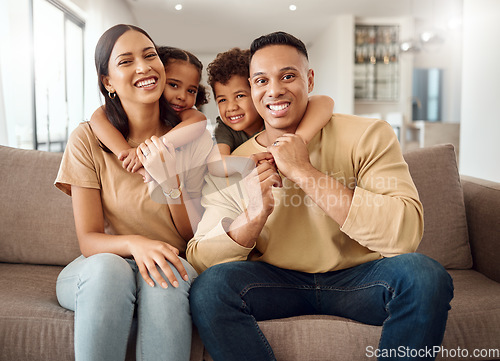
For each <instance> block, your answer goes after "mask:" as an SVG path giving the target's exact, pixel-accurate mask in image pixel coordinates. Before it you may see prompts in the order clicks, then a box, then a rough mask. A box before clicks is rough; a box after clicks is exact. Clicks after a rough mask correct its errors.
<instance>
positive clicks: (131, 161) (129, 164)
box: [118, 148, 142, 173]
mask: <svg viewBox="0 0 500 361" xmlns="http://www.w3.org/2000/svg"><path fill="white" fill-rule="evenodd" d="M118 159H119V160H120V161H121V162H122V167H123V168H124V169H126V170H127V171H128V172H131V173H135V172H137V171H138V170H139V169H141V168H142V163H141V161H140V159H139V157H138V156H137V151H136V148H129V149H125V150H122V151H121V152H120V154H118Z"/></svg>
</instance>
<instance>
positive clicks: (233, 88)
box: [214, 75, 263, 136]
mask: <svg viewBox="0 0 500 361" xmlns="http://www.w3.org/2000/svg"><path fill="white" fill-rule="evenodd" d="M214 93H215V102H216V103H217V107H218V108H219V114H220V117H221V119H222V121H223V122H224V124H226V125H227V126H229V127H231V128H232V129H234V130H242V131H244V132H245V133H247V134H248V135H249V136H251V135H253V134H255V133H256V132H258V131H259V130H260V129H261V128H262V125H263V121H262V118H261V117H260V115H259V113H257V110H256V109H255V107H254V105H253V102H252V98H251V96H250V84H248V79H246V78H245V77H243V76H240V75H233V76H232V77H231V78H230V79H229V81H228V82H227V84H221V83H219V82H217V83H215V84H214Z"/></svg>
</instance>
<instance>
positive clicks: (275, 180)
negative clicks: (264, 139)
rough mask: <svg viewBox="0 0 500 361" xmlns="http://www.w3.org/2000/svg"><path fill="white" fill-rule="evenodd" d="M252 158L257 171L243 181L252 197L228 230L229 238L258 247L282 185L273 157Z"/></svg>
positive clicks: (267, 154) (263, 154)
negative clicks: (276, 195) (256, 243)
mask: <svg viewBox="0 0 500 361" xmlns="http://www.w3.org/2000/svg"><path fill="white" fill-rule="evenodd" d="M251 158H252V160H253V161H254V162H255V164H256V167H255V168H254V169H253V170H252V171H251V172H250V173H249V174H248V175H247V176H245V177H244V178H243V184H244V185H245V187H246V189H247V193H248V197H249V203H248V205H247V209H246V210H245V211H244V212H243V213H242V214H240V215H239V216H238V217H237V218H236V219H235V220H234V221H233V222H232V223H230V224H228V225H226V226H225V227H226V231H227V233H228V235H229V237H231V238H232V239H233V240H234V241H235V242H237V243H238V244H240V245H242V246H244V247H253V246H254V244H255V242H256V240H257V238H258V237H259V235H260V232H261V231H262V228H263V227H264V225H265V224H266V221H267V218H268V217H269V215H270V214H271V213H272V212H273V210H274V197H273V193H272V188H273V187H280V186H281V185H282V183H281V177H280V175H279V174H278V171H277V169H276V165H275V164H274V161H273V160H272V156H271V154H270V153H261V154H256V155H254V156H252V157H251Z"/></svg>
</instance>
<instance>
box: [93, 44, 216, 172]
mask: <svg viewBox="0 0 500 361" xmlns="http://www.w3.org/2000/svg"><path fill="white" fill-rule="evenodd" d="M158 56H159V57H160V59H161V61H162V62H163V64H164V66H165V73H166V76H167V82H166V85H165V90H164V92H163V96H164V97H165V99H166V100H167V102H168V104H169V105H170V106H171V108H172V109H173V110H174V111H175V112H176V113H177V114H178V116H179V118H180V120H181V123H179V124H178V125H177V126H176V127H175V128H174V129H173V130H172V131H171V132H169V133H167V134H165V135H164V136H162V137H161V139H162V140H163V142H164V143H165V144H169V143H170V144H172V145H173V147H174V148H177V147H180V146H182V145H184V144H187V143H189V142H192V141H193V140H194V139H197V138H198V137H199V136H200V135H201V134H202V133H203V132H204V131H205V128H206V124H207V123H206V122H207V119H206V117H205V115H203V113H201V112H200V111H198V110H197V109H196V108H198V107H200V106H202V105H203V104H206V103H207V102H208V97H207V93H206V91H205V88H204V87H203V85H201V84H200V80H201V72H202V70H203V65H202V63H201V62H200V61H199V60H198V58H197V57H196V56H194V55H193V54H191V53H190V52H187V51H185V50H181V49H178V48H173V47H168V46H163V47H159V48H158ZM139 86H140V85H139ZM90 125H91V126H92V129H93V131H94V132H95V134H96V135H97V137H98V138H99V139H100V140H101V142H102V143H103V144H104V145H105V146H106V147H107V148H109V149H110V150H111V151H112V152H113V153H114V154H115V155H116V156H117V157H118V159H119V160H120V161H122V165H123V168H125V169H127V171H129V172H136V171H138V170H139V169H141V168H142V163H141V162H140V160H139V158H138V157H137V152H136V148H131V147H130V145H129V144H128V143H127V141H126V140H125V138H124V137H123V136H122V134H121V133H120V132H119V131H118V130H117V129H116V128H115V127H113V126H112V125H111V123H110V122H109V120H108V119H107V117H106V115H105V112H104V110H103V108H102V107H101V108H99V109H98V110H96V111H95V112H94V114H93V115H92V117H91V119H90ZM139 173H141V174H142V175H143V177H144V178H145V180H150V178H149V177H148V176H147V174H146V173H145V172H144V170H143V169H141V170H140V172H139Z"/></svg>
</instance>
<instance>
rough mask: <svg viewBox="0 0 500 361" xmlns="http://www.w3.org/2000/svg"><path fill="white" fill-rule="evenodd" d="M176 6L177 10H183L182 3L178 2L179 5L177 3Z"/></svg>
mask: <svg viewBox="0 0 500 361" xmlns="http://www.w3.org/2000/svg"><path fill="white" fill-rule="evenodd" d="M174 8H175V10H177V11H181V10H182V4H177V5H175V7H174Z"/></svg>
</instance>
